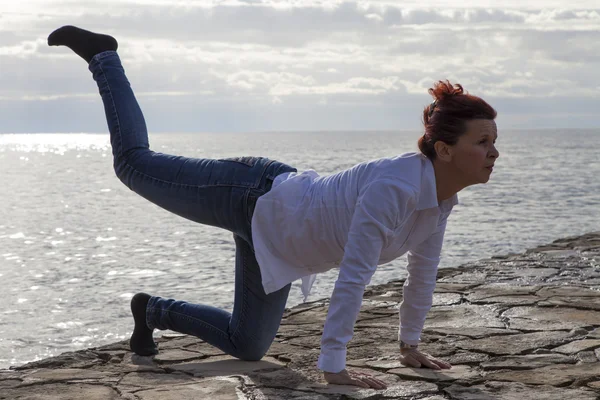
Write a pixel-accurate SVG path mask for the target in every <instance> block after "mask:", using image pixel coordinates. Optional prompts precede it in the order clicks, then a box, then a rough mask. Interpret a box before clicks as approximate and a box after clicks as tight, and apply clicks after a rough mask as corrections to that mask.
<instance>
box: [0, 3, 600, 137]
mask: <svg viewBox="0 0 600 400" xmlns="http://www.w3.org/2000/svg"><path fill="white" fill-rule="evenodd" d="M66 24H69V25H76V26H80V27H82V28H85V29H88V30H92V31H95V32H103V33H108V34H111V35H113V36H114V37H115V38H117V40H118V42H119V50H118V52H119V55H120V57H121V59H122V61H123V65H124V68H125V71H126V74H127V76H128V78H129V80H130V82H131V84H132V87H133V89H134V91H135V93H136V96H137V99H138V101H139V103H140V105H141V107H142V110H143V111H144V114H145V117H146V122H147V125H148V129H149V130H150V131H154V132H255V131H305V130H405V129H420V128H421V127H422V110H423V107H425V106H426V105H427V104H428V103H429V102H431V97H430V96H429V95H428V93H427V89H428V88H430V87H432V85H433V83H434V82H436V81H438V80H446V79H448V80H450V81H451V82H453V83H460V84H462V85H463V86H464V88H465V90H467V91H468V92H469V93H471V94H474V95H477V96H481V97H482V98H484V99H485V100H486V101H488V102H489V103H490V104H491V105H492V106H493V107H494V108H496V110H497V111H498V118H497V123H498V126H499V129H500V128H504V129H530V128H560V129H563V128H600V122H599V119H598V118H597V116H598V115H599V110H600V94H599V93H600V1H598V0H593V1H590V0H578V1H573V0H570V1H564V0H548V1H543V0H539V1H536V0H527V1H524V0H518V1H517V0H503V1H481V0H477V1H473V0H464V1H451V0H447V1H443V0H437V1H424V0H423V1H411V0H409V1H389V0H388V1H384V0H378V1H377V0H373V1H366V0H365V1H352V2H351V1H342V0H245V1H243V0H196V1H191V0H189V1H178V0H103V1H98V0H64V1H63V0H27V1H24V0H22V1H16V0H10V1H7V0H0V133H21V132H32V133H34V132H35V133H38V132H40V133H41V132H105V131H106V129H107V128H106V121H105V119H104V109H103V107H102V103H101V100H100V97H99V95H98V90H97V87H96V84H95V82H94V81H93V80H92V78H91V74H90V72H89V71H88V69H87V65H86V63H85V62H84V61H83V60H82V59H80V58H79V57H77V56H76V55H75V54H74V53H72V52H71V51H70V50H68V49H67V48H64V47H60V48H57V47H48V46H47V43H46V38H47V36H48V34H49V33H50V32H51V31H52V30H54V29H55V28H57V27H60V26H62V25H66Z"/></svg>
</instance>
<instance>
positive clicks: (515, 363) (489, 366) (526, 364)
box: [481, 354, 575, 371]
mask: <svg viewBox="0 0 600 400" xmlns="http://www.w3.org/2000/svg"><path fill="white" fill-rule="evenodd" d="M554 364H575V359H574V358H573V357H568V356H565V355H562V354H527V355H523V356H506V357H495V358H492V359H490V360H488V361H485V362H483V363H481V367H482V368H483V370H484V371H491V370H498V369H512V370H521V369H536V368H541V367H546V366H548V365H554Z"/></svg>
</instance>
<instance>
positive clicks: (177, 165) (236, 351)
mask: <svg viewBox="0 0 600 400" xmlns="http://www.w3.org/2000/svg"><path fill="white" fill-rule="evenodd" d="M89 68H90V71H91V72H92V74H93V76H94V80H95V81H96V83H97V84H98V88H99V90H100V95H101V96H102V101H103V103H104V110H105V112H106V120H107V123H108V129H109V131H110V141H111V145H112V150H113V156H114V168H115V172H116V174H117V176H118V177H119V179H120V180H121V181H122V182H123V183H124V184H125V185H127V186H128V187H129V188H130V189H131V190H133V191H134V192H136V193H137V194H139V195H140V196H142V197H144V198H146V199H147V200H149V201H151V202H152V203H154V204H156V205H158V206H160V207H162V208H164V209H166V210H168V211H171V212H173V213H175V214H177V215H180V216H182V217H184V218H187V219H190V220H192V221H195V222H199V223H202V224H206V225H212V226H216V227H220V228H223V229H227V230H229V231H231V232H232V233H233V237H234V240H235V245H236V261H235V296H234V306H233V312H232V313H229V312H227V311H224V310H221V309H218V308H215V307H211V306H208V305H202V304H192V303H188V302H185V301H176V300H173V299H165V298H161V297H152V298H151V299H150V301H149V302H148V306H147V308H146V317H147V324H148V327H149V328H150V329H155V328H156V329H170V330H173V331H176V332H181V333H185V334H190V335H194V336H197V337H199V338H200V339H202V340H204V341H206V342H208V343H210V344H211V345H213V346H215V347H217V348H219V349H221V350H222V351H224V352H225V353H227V354H230V355H232V356H234V357H237V358H240V359H243V360H259V359H260V358H262V356H263V355H264V354H265V353H266V352H267V350H268V349H269V347H270V345H271V343H272V342H273V339H274V338H275V334H276V333H277V330H278V328H279V324H280V322H281V316H282V315H283V311H284V309H285V303H286V301H287V297H288V294H289V290H290V286H291V285H287V286H286V287H284V288H283V289H281V290H279V291H277V292H275V293H271V294H268V295H267V294H265V291H264V289H263V286H262V281H261V274H260V269H259V266H258V262H257V261H256V258H255V256H254V248H253V244H252V231H251V220H252V213H253V211H254V205H255V204H256V200H257V199H258V197H260V196H261V195H263V194H265V193H266V192H267V191H268V190H269V189H270V187H271V184H272V182H273V179H274V178H275V176H277V175H279V174H281V173H284V172H291V171H296V169H294V168H292V167H290V166H288V165H286V164H283V163H280V162H277V161H274V160H269V159H267V158H262V157H237V158H229V159H194V158H186V157H179V156H172V155H167V154H161V153H155V152H153V151H151V150H150V149H149V144H148V132H147V130H146V123H145V121H144V116H143V114H142V111H141V109H140V107H139V105H138V103H137V101H136V99H135V96H134V94H133V91H132V90H131V87H130V84H129V81H128V80H127V78H126V77H125V71H124V70H123V67H122V65H121V61H120V59H119V56H118V55H117V53H116V52H114V51H107V52H103V53H100V54H97V55H96V56H95V57H94V58H93V59H92V61H91V62H90V65H89Z"/></svg>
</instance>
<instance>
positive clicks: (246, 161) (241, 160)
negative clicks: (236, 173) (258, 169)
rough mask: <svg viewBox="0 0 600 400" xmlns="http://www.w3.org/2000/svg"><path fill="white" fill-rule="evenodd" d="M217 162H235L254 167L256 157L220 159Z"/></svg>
mask: <svg viewBox="0 0 600 400" xmlns="http://www.w3.org/2000/svg"><path fill="white" fill-rule="evenodd" d="M219 161H230V162H236V163H239V164H244V165H247V166H248V167H254V165H255V164H256V157H229V158H220V159H219Z"/></svg>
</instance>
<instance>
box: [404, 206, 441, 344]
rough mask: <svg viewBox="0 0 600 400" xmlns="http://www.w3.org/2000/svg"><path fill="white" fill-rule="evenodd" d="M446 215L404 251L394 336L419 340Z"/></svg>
mask: <svg viewBox="0 0 600 400" xmlns="http://www.w3.org/2000/svg"><path fill="white" fill-rule="evenodd" d="M447 219H448V214H446V215H444V216H442V218H441V219H440V222H439V224H438V227H437V229H436V230H435V232H434V233H433V234H432V235H431V236H430V237H429V238H428V239H427V240H425V241H423V242H422V243H421V244H419V245H418V246H416V247H415V248H414V250H410V251H409V252H408V267H407V269H408V278H407V279H406V281H405V282H404V288H403V301H402V305H401V306H400V328H399V332H398V336H399V339H400V340H402V341H403V342H405V343H408V344H411V345H416V344H418V343H419V340H420V338H421V331H422V330H423V326H424V325H425V318H426V316H427V313H428V312H429V309H430V308H431V305H432V303H433V291H434V290H435V282H436V277H437V270H438V265H439V263H440V254H441V251H442V243H443V241H444V233H445V231H446V221H447Z"/></svg>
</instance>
